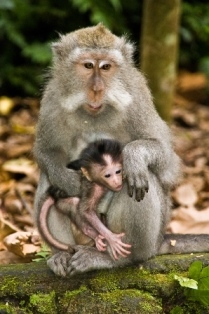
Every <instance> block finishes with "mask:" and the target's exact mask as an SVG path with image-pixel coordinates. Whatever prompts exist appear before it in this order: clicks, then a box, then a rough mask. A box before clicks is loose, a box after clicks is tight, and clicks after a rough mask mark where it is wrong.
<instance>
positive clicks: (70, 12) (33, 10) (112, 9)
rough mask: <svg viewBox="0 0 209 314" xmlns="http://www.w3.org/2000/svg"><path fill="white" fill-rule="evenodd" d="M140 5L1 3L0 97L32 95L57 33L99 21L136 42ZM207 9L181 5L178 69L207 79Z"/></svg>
mask: <svg viewBox="0 0 209 314" xmlns="http://www.w3.org/2000/svg"><path fill="white" fill-rule="evenodd" d="M142 4H143V2H142V1H138V0H129V1H126V0H106V1H101V0H59V1H57V0H44V1H42V0H35V1H34V0H0V47H1V54H0V69H1V71H0V90H1V95H8V96H15V95H18V96H21V95H31V96H37V95H38V93H39V90H40V87H41V85H42V84H43V75H42V74H43V72H44V71H45V69H46V68H47V67H48V66H50V61H51V51H50V43H51V42H52V41H54V40H56V39H57V38H58V33H61V34H62V33H67V32H70V31H73V30H75V29H77V28H80V27H86V26H89V25H93V24H97V23H98V22H103V23H104V24H105V25H106V26H107V27H109V28H110V29H111V30H112V31H113V32H114V33H116V34H117V35H121V34H122V33H127V34H128V35H129V36H130V37H131V40H133V41H134V42H138V41H139V37H140V28H141V14H142ZM208 39H209V5H208V3H207V2H205V3H204V2H200V1H198V0H184V1H182V19H181V29H180V49H181V51H180V53H179V56H180V65H181V66H184V67H187V68H190V69H193V70H196V69H200V70H202V71H204V72H205V73H206V74H208V75H209V57H208V51H209V40H208Z"/></svg>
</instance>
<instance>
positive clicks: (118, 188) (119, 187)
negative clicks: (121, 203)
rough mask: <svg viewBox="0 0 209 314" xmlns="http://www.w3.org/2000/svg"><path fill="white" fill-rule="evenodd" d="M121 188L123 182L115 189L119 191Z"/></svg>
mask: <svg viewBox="0 0 209 314" xmlns="http://www.w3.org/2000/svg"><path fill="white" fill-rule="evenodd" d="M121 189H122V184H120V185H118V186H116V187H115V189H114V190H115V192H118V191H120V190H121Z"/></svg>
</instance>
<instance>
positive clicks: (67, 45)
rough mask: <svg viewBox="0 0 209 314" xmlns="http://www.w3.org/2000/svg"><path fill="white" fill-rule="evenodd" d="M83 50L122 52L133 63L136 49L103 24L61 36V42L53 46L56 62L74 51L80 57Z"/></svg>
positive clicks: (124, 38)
mask: <svg viewBox="0 0 209 314" xmlns="http://www.w3.org/2000/svg"><path fill="white" fill-rule="evenodd" d="M83 49H84V50H85V49H107V50H109V49H115V50H120V51H121V52H122V54H123V56H124V57H125V58H126V59H128V60H129V61H131V60H132V55H133V50H134V47H133V45H132V44H131V43H129V42H128V41H127V39H126V37H124V36H122V37H118V36H116V35H114V34H113V33H111V31H110V30H109V29H107V28H106V27H105V26H104V25H103V24H102V23H99V24H98V25H96V26H91V27H86V28H81V29H79V30H76V31H74V32H71V33H69V34H67V35H61V36H60V41H58V42H56V43H53V44H52V50H53V53H54V61H56V60H60V59H63V58H65V57H67V56H69V54H70V53H71V52H72V51H74V52H76V53H75V55H78V53H79V52H80V51H81V50H83Z"/></svg>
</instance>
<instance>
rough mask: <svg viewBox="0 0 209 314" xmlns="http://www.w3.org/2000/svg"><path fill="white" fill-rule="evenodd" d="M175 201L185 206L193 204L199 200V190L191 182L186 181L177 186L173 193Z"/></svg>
mask: <svg viewBox="0 0 209 314" xmlns="http://www.w3.org/2000/svg"><path fill="white" fill-rule="evenodd" d="M173 197H174V199H175V201H176V202H177V203H178V204H180V205H183V206H188V207H190V206H192V205H194V204H196V202H197V201H198V195H197V192H196V191H195V189H194V186H193V185H192V184H191V183H185V184H182V185H180V186H179V187H177V189H176V190H175V192H174V193H173Z"/></svg>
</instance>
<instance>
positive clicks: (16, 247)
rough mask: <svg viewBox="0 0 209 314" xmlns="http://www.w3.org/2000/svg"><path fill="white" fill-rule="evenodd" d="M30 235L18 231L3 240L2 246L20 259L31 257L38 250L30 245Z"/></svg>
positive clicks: (37, 247) (38, 248)
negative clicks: (20, 257)
mask: <svg viewBox="0 0 209 314" xmlns="http://www.w3.org/2000/svg"><path fill="white" fill-rule="evenodd" d="M31 238H32V233H31V232H24V231H19V232H16V233H13V234H10V235H9V236H7V237H6V238H4V241H3V242H4V244H5V246H6V247H7V249H8V250H9V251H10V252H13V253H14V254H16V255H18V256H22V257H33V256H35V254H36V253H37V252H38V251H39V250H40V247H39V246H36V245H34V244H33V243H31Z"/></svg>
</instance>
